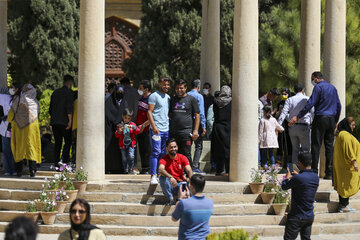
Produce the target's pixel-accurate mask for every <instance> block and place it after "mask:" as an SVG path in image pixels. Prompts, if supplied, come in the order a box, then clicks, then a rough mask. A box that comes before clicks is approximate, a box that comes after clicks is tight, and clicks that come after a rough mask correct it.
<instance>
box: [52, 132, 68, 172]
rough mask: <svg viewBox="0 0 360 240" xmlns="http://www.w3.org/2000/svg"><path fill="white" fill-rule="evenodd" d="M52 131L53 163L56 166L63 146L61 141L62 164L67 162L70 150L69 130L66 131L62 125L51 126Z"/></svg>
mask: <svg viewBox="0 0 360 240" xmlns="http://www.w3.org/2000/svg"><path fill="white" fill-rule="evenodd" d="M52 131H53V134H54V139H55V148H54V161H55V165H56V166H57V165H58V163H59V161H60V153H61V148H62V144H63V139H64V141H65V145H64V148H63V151H62V159H63V162H64V163H67V162H69V154H70V148H71V131H72V130H71V129H69V130H66V126H63V125H52Z"/></svg>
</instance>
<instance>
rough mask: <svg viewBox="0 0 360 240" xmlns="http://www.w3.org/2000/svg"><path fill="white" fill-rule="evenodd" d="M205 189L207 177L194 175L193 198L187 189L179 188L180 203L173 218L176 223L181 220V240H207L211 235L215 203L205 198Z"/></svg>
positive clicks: (192, 179)
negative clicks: (210, 221)
mask: <svg viewBox="0 0 360 240" xmlns="http://www.w3.org/2000/svg"><path fill="white" fill-rule="evenodd" d="M204 187H205V177H204V176H202V175H200V174H194V175H192V177H191V178H190V184H189V188H190V191H191V193H192V197H190V198H188V197H189V195H190V193H189V189H188V188H187V187H186V190H185V191H182V187H181V188H179V201H178V202H177V204H176V208H175V210H174V212H173V214H172V218H171V219H172V220H173V221H174V222H176V221H178V220H179V219H180V226H179V232H178V239H179V240H187V239H189V240H190V239H191V240H205V239H206V236H207V235H209V233H210V226H209V219H210V216H211V214H212V212H213V201H212V200H211V199H208V198H205V196H204V194H203V191H204Z"/></svg>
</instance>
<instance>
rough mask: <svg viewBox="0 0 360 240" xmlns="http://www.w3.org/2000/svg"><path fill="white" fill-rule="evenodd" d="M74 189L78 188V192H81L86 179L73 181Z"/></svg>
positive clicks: (84, 188)
mask: <svg viewBox="0 0 360 240" xmlns="http://www.w3.org/2000/svg"><path fill="white" fill-rule="evenodd" d="M73 183H74V186H75V189H77V190H79V192H78V194H83V193H84V192H85V190H86V186H87V184H88V182H87V181H73Z"/></svg>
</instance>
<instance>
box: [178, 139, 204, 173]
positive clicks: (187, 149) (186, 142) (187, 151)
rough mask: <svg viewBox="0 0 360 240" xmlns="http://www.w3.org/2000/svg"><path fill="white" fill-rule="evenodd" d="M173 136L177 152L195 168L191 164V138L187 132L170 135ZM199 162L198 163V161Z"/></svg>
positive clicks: (192, 166) (193, 167)
mask: <svg viewBox="0 0 360 240" xmlns="http://www.w3.org/2000/svg"><path fill="white" fill-rule="evenodd" d="M171 137H173V138H175V140H176V143H177V145H178V148H179V150H178V153H180V154H182V155H184V156H185V157H187V159H188V160H189V163H190V166H191V168H192V169H195V166H194V165H193V161H192V157H191V145H192V138H191V137H190V135H189V134H179V135H175V134H174V135H173V136H171ZM198 164H199V163H198Z"/></svg>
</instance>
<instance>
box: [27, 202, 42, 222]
mask: <svg viewBox="0 0 360 240" xmlns="http://www.w3.org/2000/svg"><path fill="white" fill-rule="evenodd" d="M24 215H25V217H27V218H30V219H32V220H33V221H34V222H37V220H38V218H39V212H38V211H37V208H36V204H35V202H34V201H30V202H28V206H27V209H26V212H25V213H24Z"/></svg>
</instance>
